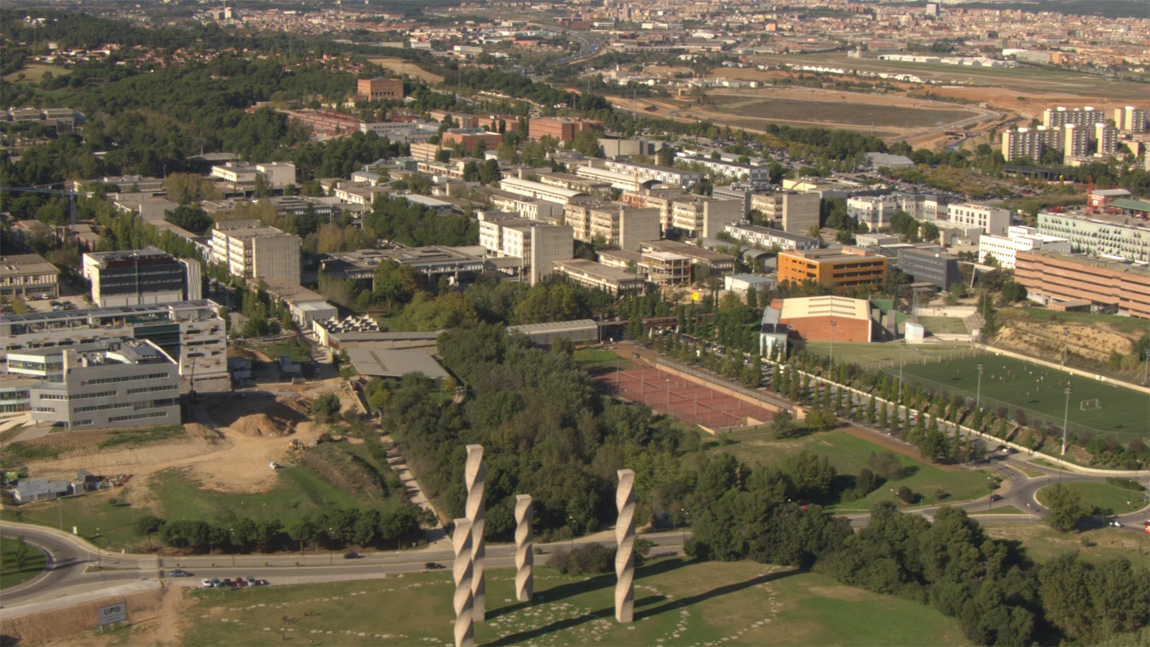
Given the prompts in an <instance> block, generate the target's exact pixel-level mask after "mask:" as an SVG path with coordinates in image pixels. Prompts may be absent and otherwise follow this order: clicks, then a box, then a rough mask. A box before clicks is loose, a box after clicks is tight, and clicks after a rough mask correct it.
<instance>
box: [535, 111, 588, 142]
mask: <svg viewBox="0 0 1150 647" xmlns="http://www.w3.org/2000/svg"><path fill="white" fill-rule="evenodd" d="M583 131H593V132H602V131H603V122H601V121H585V120H583V119H564V118H562V117H532V118H531V120H530V121H529V122H528V124H527V136H528V137H530V138H531V139H542V138H544V137H550V138H552V139H556V140H559V141H561V142H569V141H571V140H573V139H575V135H578V134H579V133H581V132H583Z"/></svg>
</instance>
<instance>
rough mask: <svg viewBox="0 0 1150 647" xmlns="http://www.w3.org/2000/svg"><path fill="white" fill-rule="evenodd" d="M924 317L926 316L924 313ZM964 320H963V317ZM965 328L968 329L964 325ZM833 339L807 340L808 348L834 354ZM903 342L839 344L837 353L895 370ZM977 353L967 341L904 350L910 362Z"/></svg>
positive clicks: (852, 360)
mask: <svg viewBox="0 0 1150 647" xmlns="http://www.w3.org/2000/svg"><path fill="white" fill-rule="evenodd" d="M926 318H927V319H930V318H931V317H926ZM920 319H922V317H920ZM959 322H960V323H961V320H959ZM962 332H966V329H965V328H963V330H962ZM830 346H831V345H830V342H807V350H808V351H810V352H812V353H815V354H818V355H829V354H830ZM900 346H901V345H900V344H870V343H868V344H855V343H851V344H844V343H841V342H840V343H837V344H835V357H837V358H839V360H842V359H843V358H846V359H847V361H849V362H851V363H853V364H858V365H859V366H861V367H863V368H867V367H870V366H873V365H875V364H883V363H885V364H887V365H888V366H889V365H893V366H894V370H896V371H897V370H898V362H899V353H900V351H899V348H900ZM973 354H974V351H973V350H971V348H970V346H969V345H966V344H922V345H917V346H916V345H911V346H907V347H906V350H905V351H902V358H903V361H904V362H905V363H906V365H907V366H910V365H911V364H912V363H914V362H922V361H924V359H925V360H926V361H938V359H939V358H942V359H950V358H954V357H964V356H966V357H969V356H972V355H973Z"/></svg>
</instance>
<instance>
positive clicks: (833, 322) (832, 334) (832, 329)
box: [831, 319, 838, 366]
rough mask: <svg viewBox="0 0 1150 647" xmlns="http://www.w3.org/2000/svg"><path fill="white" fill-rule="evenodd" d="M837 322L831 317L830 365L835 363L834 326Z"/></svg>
mask: <svg viewBox="0 0 1150 647" xmlns="http://www.w3.org/2000/svg"><path fill="white" fill-rule="evenodd" d="M837 325H838V322H837V321H835V320H834V319H831V366H834V365H835V326H837Z"/></svg>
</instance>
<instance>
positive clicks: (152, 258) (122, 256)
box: [81, 247, 203, 308]
mask: <svg viewBox="0 0 1150 647" xmlns="http://www.w3.org/2000/svg"><path fill="white" fill-rule="evenodd" d="M81 274H82V276H83V277H84V278H85V279H87V280H88V282H89V283H90V284H91V286H92V303H94V304H96V306H97V307H99V308H108V307H112V306H138V305H146V304H150V303H171V302H176V301H197V300H199V299H201V298H203V286H202V282H203V279H202V275H201V272H200V264H199V262H198V261H194V260H188V259H177V258H173V257H172V256H171V255H170V254H168V253H167V252H164V251H161V250H160V249H157V248H155V247H145V248H144V249H135V250H125V251H117V252H89V253H87V254H84V256H83V263H82V267H81Z"/></svg>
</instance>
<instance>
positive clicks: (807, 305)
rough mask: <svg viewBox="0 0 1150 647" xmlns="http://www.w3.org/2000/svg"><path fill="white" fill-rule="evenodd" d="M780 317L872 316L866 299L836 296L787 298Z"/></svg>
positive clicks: (860, 317) (861, 317)
mask: <svg viewBox="0 0 1150 647" xmlns="http://www.w3.org/2000/svg"><path fill="white" fill-rule="evenodd" d="M779 317H780V318H781V319H802V318H804V317H840V318H843V319H864V320H865V319H869V318H870V307H869V305H868V302H867V301H866V300H865V299H848V298H846V297H836V296H824V297H806V298H800V299H785V300H784V301H783V307H782V310H781V312H780V315H779Z"/></svg>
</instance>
